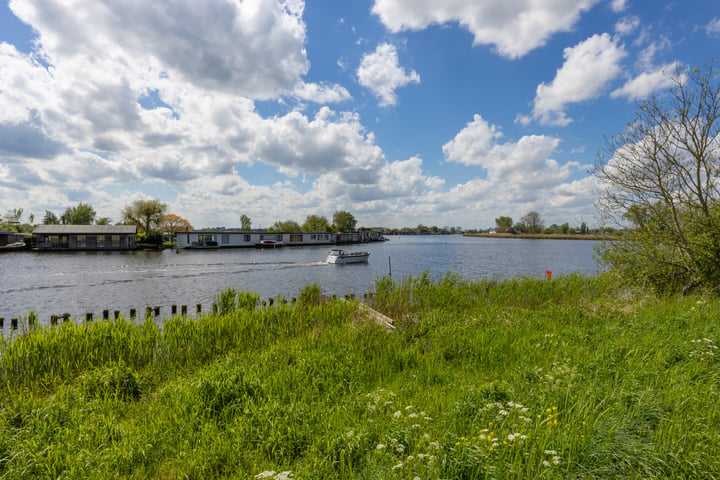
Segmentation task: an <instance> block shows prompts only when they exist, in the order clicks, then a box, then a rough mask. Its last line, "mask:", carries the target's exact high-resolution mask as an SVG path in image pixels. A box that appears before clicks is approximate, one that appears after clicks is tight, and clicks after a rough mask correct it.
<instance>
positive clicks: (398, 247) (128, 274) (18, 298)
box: [0, 235, 598, 330]
mask: <svg viewBox="0 0 720 480" xmlns="http://www.w3.org/2000/svg"><path fill="white" fill-rule="evenodd" d="M596 243H597V242H594V241H572V240H530V239H502V238H481V237H463V236H460V235H440V236H416V235H410V236H392V237H391V239H390V241H389V242H381V243H370V244H363V245H350V246H347V247H346V249H347V250H357V251H369V252H370V260H369V262H368V263H367V264H354V265H328V264H326V263H324V259H325V257H326V256H327V253H328V251H329V247H328V246H314V247H285V248H280V249H275V250H256V249H219V250H180V253H175V250H163V251H132V252H61V253H57V252H14V253H6V254H3V255H0V272H2V278H3V282H2V285H0V316H2V317H5V329H6V330H7V329H8V328H9V323H10V322H9V319H10V318H11V317H18V316H25V315H27V314H28V312H29V311H30V310H33V311H35V312H36V313H37V314H38V315H39V319H40V323H49V318H50V315H53V314H57V315H60V314H62V313H65V312H67V313H70V314H71V315H72V316H73V317H75V316H84V315H85V313H87V312H91V313H94V314H95V315H101V314H102V311H103V310H105V309H108V310H110V311H111V312H112V311H114V310H119V311H120V312H121V313H122V314H123V315H128V314H129V310H130V308H135V309H137V310H138V312H140V313H141V314H142V312H144V310H145V307H146V306H153V307H154V306H160V307H161V313H164V314H168V313H169V312H170V305H173V304H175V305H178V306H179V305H188V308H189V309H191V310H192V309H193V308H194V305H196V304H198V303H200V304H202V305H203V308H204V309H205V310H206V311H207V310H208V309H209V308H211V304H212V301H213V298H214V296H215V295H217V294H218V293H219V292H221V291H223V290H225V289H227V288H228V287H232V288H235V289H236V290H249V291H253V292H255V293H258V294H260V295H261V296H262V297H263V298H271V297H276V296H278V295H283V296H285V297H286V298H287V299H290V298H291V297H296V296H297V294H298V291H299V289H300V288H301V287H302V286H303V285H306V284H308V283H315V284H318V285H320V287H321V289H322V291H323V293H325V294H327V295H346V294H354V295H357V296H360V295H362V294H364V293H366V292H369V291H372V289H373V284H374V281H375V279H377V278H379V277H382V276H384V275H388V274H389V273H392V276H393V278H399V277H407V276H410V275H418V274H420V273H422V272H424V271H425V270H427V271H429V272H430V274H431V275H433V276H434V277H439V276H442V275H445V274H446V273H447V272H455V273H458V274H460V275H462V276H464V277H466V278H470V279H479V278H493V277H496V278H512V277H517V276H530V277H543V276H545V271H546V270H550V271H552V272H553V274H554V275H559V274H563V273H570V272H582V273H586V274H590V275H594V274H596V273H597V271H598V265H597V263H596V261H595V260H594V250H593V248H594V246H595V245H596ZM178 308H179V307H178Z"/></svg>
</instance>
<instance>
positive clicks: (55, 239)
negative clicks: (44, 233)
mask: <svg viewBox="0 0 720 480" xmlns="http://www.w3.org/2000/svg"><path fill="white" fill-rule="evenodd" d="M48 242H50V243H60V237H58V236H57V235H50V236H49V237H48Z"/></svg>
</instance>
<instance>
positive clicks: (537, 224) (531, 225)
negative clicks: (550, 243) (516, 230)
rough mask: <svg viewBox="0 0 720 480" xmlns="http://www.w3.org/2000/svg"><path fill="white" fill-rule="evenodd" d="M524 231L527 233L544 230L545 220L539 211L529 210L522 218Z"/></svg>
mask: <svg viewBox="0 0 720 480" xmlns="http://www.w3.org/2000/svg"><path fill="white" fill-rule="evenodd" d="M520 223H521V224H522V226H523V231H524V232H527V233H540V232H542V231H543V221H542V219H541V218H540V214H539V213H538V212H535V211H533V212H529V213H528V214H526V215H525V216H524V217H522V218H521V219H520Z"/></svg>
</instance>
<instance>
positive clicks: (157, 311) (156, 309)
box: [153, 307, 160, 317]
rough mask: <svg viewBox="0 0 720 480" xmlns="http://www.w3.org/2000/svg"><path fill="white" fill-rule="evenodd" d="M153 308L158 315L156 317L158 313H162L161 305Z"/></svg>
mask: <svg viewBox="0 0 720 480" xmlns="http://www.w3.org/2000/svg"><path fill="white" fill-rule="evenodd" d="M153 310H154V311H155V316H156V317H157V316H158V315H160V307H155V308H154V309H153Z"/></svg>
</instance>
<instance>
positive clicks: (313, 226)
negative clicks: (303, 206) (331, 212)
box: [301, 215, 332, 232]
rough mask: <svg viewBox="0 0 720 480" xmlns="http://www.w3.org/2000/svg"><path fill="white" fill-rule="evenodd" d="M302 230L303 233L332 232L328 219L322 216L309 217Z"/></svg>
mask: <svg viewBox="0 0 720 480" xmlns="http://www.w3.org/2000/svg"><path fill="white" fill-rule="evenodd" d="M301 228H302V231H303V232H329V231H330V230H332V228H331V227H330V222H329V221H328V219H327V217H324V216H322V215H308V216H307V218H306V219H305V223H303V224H302V227H301Z"/></svg>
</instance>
